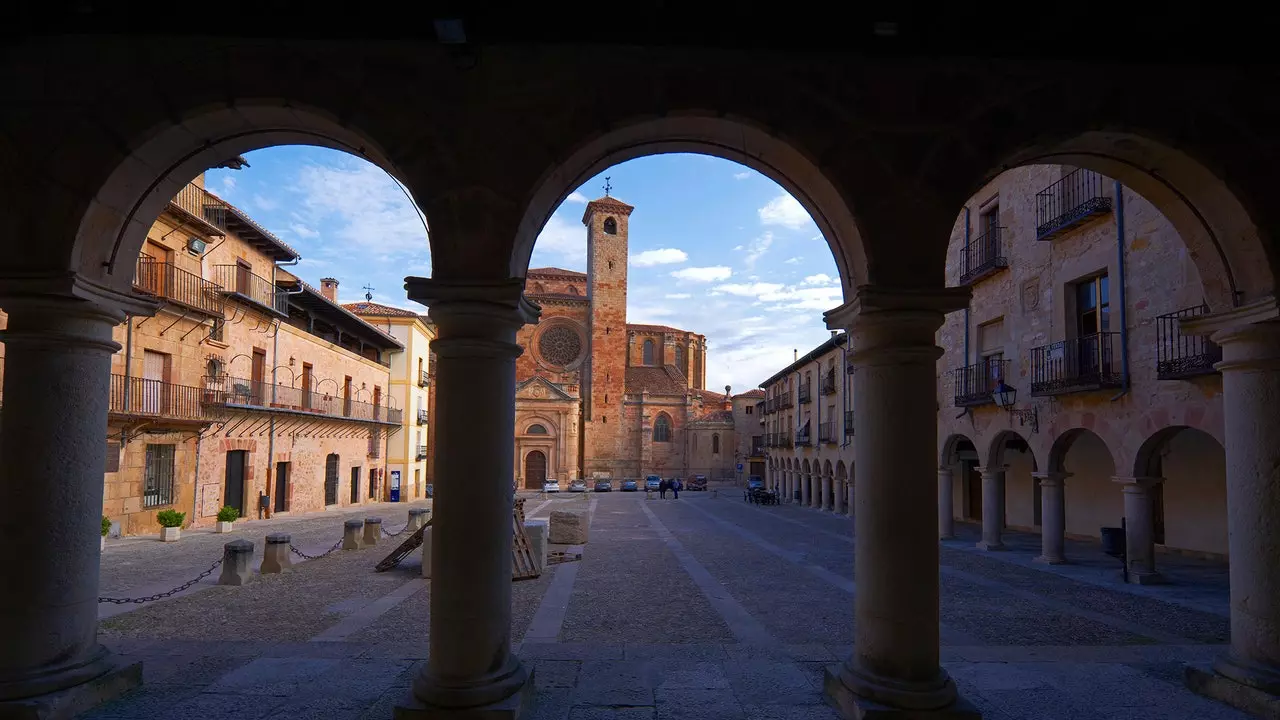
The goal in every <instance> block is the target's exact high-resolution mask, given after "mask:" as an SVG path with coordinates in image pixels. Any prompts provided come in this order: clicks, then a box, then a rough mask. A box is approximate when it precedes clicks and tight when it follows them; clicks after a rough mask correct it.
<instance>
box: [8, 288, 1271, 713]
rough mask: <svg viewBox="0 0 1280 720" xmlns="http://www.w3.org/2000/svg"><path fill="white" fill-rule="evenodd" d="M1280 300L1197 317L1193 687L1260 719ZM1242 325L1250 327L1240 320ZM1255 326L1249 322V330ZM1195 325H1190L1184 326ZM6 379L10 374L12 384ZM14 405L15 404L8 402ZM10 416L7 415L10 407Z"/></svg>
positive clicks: (1265, 707)
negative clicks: (1207, 400) (1204, 452)
mask: <svg viewBox="0 0 1280 720" xmlns="http://www.w3.org/2000/svg"><path fill="white" fill-rule="evenodd" d="M1277 318H1280V303H1278V302H1277V300H1276V298H1274V297H1273V298H1270V299H1269V300H1268V301H1260V302H1257V303H1252V304H1250V305H1247V306H1245V307H1242V308H1239V309H1236V310H1232V311H1229V312H1226V313H1221V314H1220V315H1218V316H1214V315H1209V316H1204V318H1203V319H1201V318H1196V323H1194V324H1197V325H1204V326H1207V329H1209V330H1214V331H1216V332H1214V334H1213V336H1212V339H1213V341H1214V342H1215V343H1217V344H1218V345H1219V346H1220V347H1221V348H1222V362H1220V363H1218V364H1217V365H1216V367H1217V369H1218V370H1220V371H1221V372H1222V395H1223V399H1222V406H1223V410H1224V414H1225V420H1224V428H1223V429H1224V433H1223V435H1224V437H1225V438H1226V456H1227V527H1229V528H1231V532H1230V534H1229V537H1228V547H1229V552H1230V556H1231V568H1230V576H1231V648H1230V650H1229V651H1228V652H1227V654H1226V655H1225V656H1223V657H1221V658H1219V659H1218V661H1217V662H1216V663H1214V667H1213V670H1214V672H1208V671H1200V672H1197V671H1196V670H1194V669H1189V670H1188V677H1187V680H1188V684H1189V685H1190V686H1191V687H1192V689H1194V690H1196V691H1198V692H1202V693H1205V694H1208V695H1210V696H1212V697H1216V698H1219V699H1222V700H1226V701H1227V702H1230V703H1231V704H1233V705H1236V706H1237V707H1240V708H1243V709H1245V710H1248V711H1250V712H1253V713H1255V714H1259V715H1264V714H1265V713H1268V712H1269V713H1271V715H1266V716H1268V717H1271V716H1274V715H1275V714H1276V713H1277V708H1280V522H1277V519H1276V508H1280V470H1277V468H1280V412H1277V410H1276V408H1277V407H1280V320H1277ZM1242 321H1243V322H1242ZM1245 323H1248V324H1245ZM1192 324H1193V323H1184V326H1183V329H1184V331H1186V330H1191V329H1192V328H1190V327H1188V326H1189V325H1192ZM6 381H7V378H6ZM6 402H8V398H6ZM6 412H8V409H7V408H6Z"/></svg>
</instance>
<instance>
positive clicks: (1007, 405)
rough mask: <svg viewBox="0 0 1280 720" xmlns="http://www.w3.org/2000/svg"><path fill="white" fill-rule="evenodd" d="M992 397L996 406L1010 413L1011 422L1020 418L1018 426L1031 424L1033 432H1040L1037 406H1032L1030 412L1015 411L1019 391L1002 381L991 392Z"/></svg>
mask: <svg viewBox="0 0 1280 720" xmlns="http://www.w3.org/2000/svg"><path fill="white" fill-rule="evenodd" d="M991 397H993V398H994V399H995V401H996V406H997V407H1000V408H1003V409H1005V410H1007V411H1008V412H1009V421H1010V422H1012V421H1013V418H1015V417H1016V418H1018V425H1019V426H1022V425H1026V424H1028V423H1030V424H1031V432H1032V433H1033V434H1034V433H1038V432H1040V412H1039V409H1038V408H1036V406H1034V405H1032V406H1031V409H1030V410H1014V409H1013V404H1014V403H1015V402H1017V400H1018V391H1017V390H1015V389H1014V388H1011V387H1009V386H1008V385H1005V384H1004V381H1003V380H1001V381H1000V382H999V384H997V385H996V387H995V389H994V390H992V391H991Z"/></svg>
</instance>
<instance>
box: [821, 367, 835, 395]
mask: <svg viewBox="0 0 1280 720" xmlns="http://www.w3.org/2000/svg"><path fill="white" fill-rule="evenodd" d="M820 392H822V394H823V395H835V394H836V369H835V368H831V369H830V370H828V371H826V372H825V373H823V374H822V388H821V391H820Z"/></svg>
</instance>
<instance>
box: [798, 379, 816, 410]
mask: <svg viewBox="0 0 1280 720" xmlns="http://www.w3.org/2000/svg"><path fill="white" fill-rule="evenodd" d="M799 395H800V404H801V405H804V404H805V403H807V402H809V401H810V400H812V399H813V386H812V385H810V384H809V383H805V384H803V385H801V386H800V393H799Z"/></svg>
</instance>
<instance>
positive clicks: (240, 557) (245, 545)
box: [218, 538, 253, 585]
mask: <svg viewBox="0 0 1280 720" xmlns="http://www.w3.org/2000/svg"><path fill="white" fill-rule="evenodd" d="M252 560H253V543H251V542H249V541H248V540H245V539H244V538H241V539H239V540H232V541H231V542H229V543H227V544H226V545H223V546H222V574H221V575H219V576H218V584H219V585H244V584H245V583H247V582H249V581H250V580H251V579H253V571H252V570H250V569H249V563H250V562H251V561H252Z"/></svg>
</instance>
